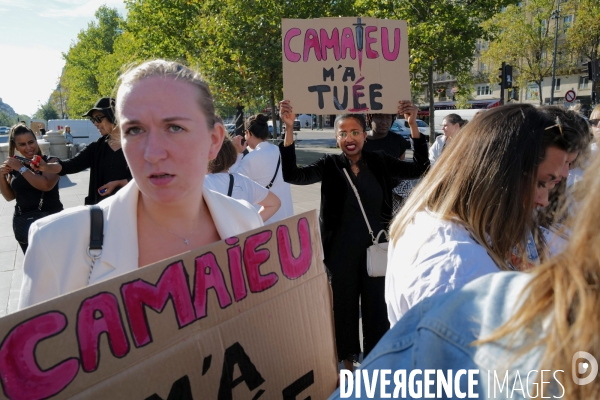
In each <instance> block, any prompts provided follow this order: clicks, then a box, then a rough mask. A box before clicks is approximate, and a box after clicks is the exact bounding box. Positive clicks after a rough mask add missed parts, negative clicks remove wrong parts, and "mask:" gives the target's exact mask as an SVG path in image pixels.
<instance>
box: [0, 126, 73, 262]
mask: <svg viewBox="0 0 600 400" xmlns="http://www.w3.org/2000/svg"><path fill="white" fill-rule="evenodd" d="M15 150H18V151H19V153H21V155H22V156H23V157H25V158H27V159H29V160H32V159H33V157H34V156H36V155H38V156H41V157H42V158H43V159H44V161H48V157H46V156H44V155H42V151H41V149H40V147H39V146H38V143H37V139H36V137H35V134H34V133H33V132H32V131H31V130H30V129H29V128H27V126H25V125H21V124H18V125H15V126H13V127H12V129H11V131H10V137H9V147H8V154H9V155H10V158H8V159H7V160H6V161H5V162H4V163H3V164H2V166H1V167H0V175H2V178H0V191H1V192H2V196H3V197H4V198H5V199H6V201H11V200H15V199H16V205H15V214H14V217H17V216H19V215H20V214H22V213H27V212H31V211H37V210H40V211H44V212H47V213H48V214H54V213H57V212H59V211H62V209H63V205H62V203H61V202H60V196H59V194H58V185H57V183H58V179H59V177H58V175H56V174H53V173H49V172H47V173H42V172H37V173H36V172H34V171H33V170H32V169H31V168H30V167H29V165H28V164H29V163H27V162H21V161H19V160H17V159H16V158H12V157H13V156H14V155H15ZM14 217H13V218H14ZM13 227H14V225H13ZM19 245H20V246H21V249H22V250H23V253H25V251H27V246H28V243H27V242H21V241H20V242H19Z"/></svg>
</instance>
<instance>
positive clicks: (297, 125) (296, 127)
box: [294, 119, 300, 131]
mask: <svg viewBox="0 0 600 400" xmlns="http://www.w3.org/2000/svg"><path fill="white" fill-rule="evenodd" d="M299 130H300V120H299V119H296V120H294V131H299Z"/></svg>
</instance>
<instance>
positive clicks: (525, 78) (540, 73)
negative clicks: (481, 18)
mask: <svg viewBox="0 0 600 400" xmlns="http://www.w3.org/2000/svg"><path fill="white" fill-rule="evenodd" d="M555 4H556V1H555V0H528V1H526V2H523V3H522V5H521V6H509V7H507V8H506V10H505V11H504V12H502V13H500V14H498V15H497V16H496V17H494V18H493V19H490V20H488V21H487V22H486V23H485V24H484V26H485V27H486V28H487V29H489V30H490V31H491V32H493V40H492V41H491V42H490V43H489V46H488V48H487V49H486V50H484V51H483V53H482V60H483V61H484V62H485V63H486V64H488V65H489V66H490V71H491V75H490V81H491V82H498V76H497V75H498V74H499V73H498V70H499V68H501V65H502V62H503V61H504V62H506V63H508V64H511V65H512V66H513V73H514V75H515V78H516V79H515V78H513V80H516V82H517V84H518V86H520V87H527V84H528V83H529V82H535V83H536V84H537V86H538V88H539V96H538V97H539V103H540V104H543V102H544V96H543V93H542V81H543V80H544V77H547V76H549V75H551V74H552V59H553V57H552V56H553V52H554V37H555V29H552V27H554V25H552V27H551V26H550V25H551V23H550V22H551V20H552V19H551V18H552V17H551V15H552V11H553V10H554V8H555ZM560 33H561V31H560V30H559V34H560ZM559 44H560V47H559V50H558V51H559V52H560V51H563V50H564V51H566V47H565V46H566V45H565V42H564V41H559ZM563 63H566V59H562V60H561V59H559V58H558V57H557V67H559V66H564V65H562V64H563ZM559 64H560V65H559Z"/></svg>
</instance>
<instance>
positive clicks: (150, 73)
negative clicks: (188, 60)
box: [117, 59, 217, 129]
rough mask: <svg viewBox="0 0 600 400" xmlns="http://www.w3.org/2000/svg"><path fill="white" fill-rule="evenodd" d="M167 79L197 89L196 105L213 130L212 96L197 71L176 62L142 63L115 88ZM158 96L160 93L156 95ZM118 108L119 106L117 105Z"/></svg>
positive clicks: (155, 61)
mask: <svg viewBox="0 0 600 400" xmlns="http://www.w3.org/2000/svg"><path fill="white" fill-rule="evenodd" d="M153 77H163V78H166V77H169V78H172V79H175V80H182V81H184V82H187V83H190V84H192V85H193V86H195V87H196V88H197V89H198V94H199V96H198V105H199V106H200V109H201V110H202V112H203V113H204V116H205V118H206V123H207V125H208V127H209V128H210V129H212V128H214V126H215V123H216V121H217V120H216V115H215V105H214V102H213V96H212V93H211V92H210V88H209V87H208V84H207V83H206V81H205V80H204V78H203V77H202V75H201V74H200V73H199V72H198V71H194V70H193V69H191V68H189V67H186V66H185V65H183V64H180V63H178V62H176V61H167V60H160V59H159V60H151V61H146V62H143V63H142V64H140V65H137V66H133V67H131V68H129V70H127V72H125V73H123V74H122V75H121V76H120V77H119V80H118V82H117V87H118V88H120V87H121V86H130V85H133V84H134V83H136V82H138V81H141V80H142V79H145V78H153ZM156 95H157V96H160V93H157V94H156ZM117 107H119V104H117Z"/></svg>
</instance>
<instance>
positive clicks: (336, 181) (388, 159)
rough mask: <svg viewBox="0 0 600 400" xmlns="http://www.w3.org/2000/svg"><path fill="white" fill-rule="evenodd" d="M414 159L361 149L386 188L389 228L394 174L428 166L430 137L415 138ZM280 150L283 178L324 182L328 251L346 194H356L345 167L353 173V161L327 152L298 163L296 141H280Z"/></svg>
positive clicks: (412, 173)
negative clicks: (289, 142) (400, 158)
mask: <svg viewBox="0 0 600 400" xmlns="http://www.w3.org/2000/svg"><path fill="white" fill-rule="evenodd" d="M413 143H414V156H413V158H414V162H407V161H400V160H399V159H397V158H394V157H392V156H390V155H387V154H385V153H383V152H381V151H375V152H367V151H363V152H362V160H363V161H364V162H365V163H366V164H367V167H368V168H369V169H370V170H371V172H372V173H373V175H375V177H376V178H377V182H378V183H379V185H380V186H381V188H382V190H383V196H384V201H383V204H382V212H381V221H382V223H383V225H384V226H385V227H386V228H387V225H388V224H389V223H390V221H391V219H392V189H393V188H394V181H393V178H399V179H416V178H419V177H420V176H422V175H423V173H424V172H425V171H426V170H427V168H428V167H429V156H428V149H427V140H426V139H425V138H423V137H422V136H421V138H419V139H413ZM279 151H280V153H281V162H282V164H281V165H282V171H283V179H284V180H285V181H286V182H289V183H291V184H294V185H310V184H312V183H316V182H321V212H320V214H319V223H320V226H321V235H322V238H321V239H322V241H323V248H324V251H325V253H327V248H328V244H329V239H330V238H331V237H332V236H333V234H334V233H335V232H336V230H337V228H338V227H339V226H340V218H341V213H342V207H341V204H342V203H343V202H344V201H345V199H346V196H354V192H353V191H352V188H351V187H350V185H349V184H348V180H347V178H346V175H345V174H344V172H343V169H347V170H348V173H349V174H351V173H352V172H351V171H350V164H349V162H348V159H347V158H346V156H345V155H344V154H326V155H324V156H323V157H322V158H320V159H319V160H317V161H316V162H314V163H313V164H310V165H307V166H304V167H298V166H297V165H296V147H295V144H292V145H291V146H288V147H284V146H283V143H281V144H280V145H279Z"/></svg>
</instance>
